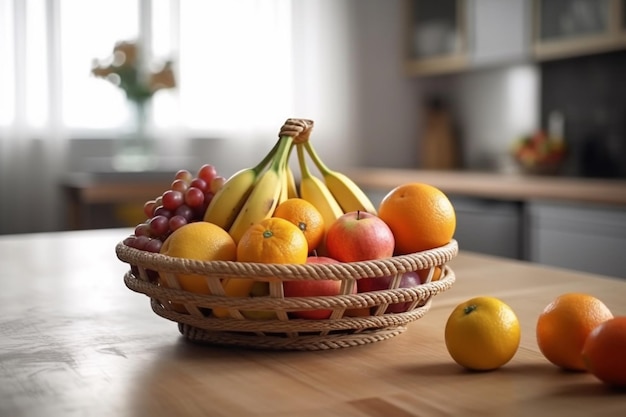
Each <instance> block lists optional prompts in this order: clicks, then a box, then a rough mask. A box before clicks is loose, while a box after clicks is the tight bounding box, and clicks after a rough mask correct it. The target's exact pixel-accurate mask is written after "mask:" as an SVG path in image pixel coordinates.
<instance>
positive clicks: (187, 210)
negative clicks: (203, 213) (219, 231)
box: [172, 204, 194, 222]
mask: <svg viewBox="0 0 626 417" xmlns="http://www.w3.org/2000/svg"><path fill="white" fill-rule="evenodd" d="M176 216H183V217H184V218H185V220H187V221H188V222H190V221H192V220H193V219H194V211H193V209H192V208H191V207H189V206H188V205H186V204H183V205H182V206H180V207H178V208H177V209H176V211H175V212H174V216H172V217H176Z"/></svg>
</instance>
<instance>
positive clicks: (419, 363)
mask: <svg viewBox="0 0 626 417" xmlns="http://www.w3.org/2000/svg"><path fill="white" fill-rule="evenodd" d="M128 233H130V230H126V229H113V230H111V229H109V230H99V231H75V232H63V233H56V234H55V233H50V234H33V235H14V236H1V237H0V280H1V282H2V290H1V291H0V306H2V314H1V315H0V336H1V337H0V416H2V417H38V416H42V417H56V416H116V417H130V416H151V417H158V416H168V417H169V416H209V415H210V416H227V417H233V416H268V417H269V416H272V417H279V416H280V417H283V416H284V417H294V416H311V417H312V416H343V417H345V416H376V417H378V416H380V417H387V416H389V417H396V416H398V417H403V416H444V415H463V416H474V415H476V416H479V415H480V416H487V415H488V416H568V417H572V416H589V415H593V416H608V415H610V416H618V415H625V413H626V393H623V392H615V391H612V390H610V389H608V388H607V387H605V386H604V385H602V384H601V383H599V382H598V381H597V380H596V379H595V378H594V377H593V376H591V375H589V374H586V373H566V372H562V371H560V370H558V369H557V368H556V367H554V366H553V365H551V364H550V363H548V362H547V361H546V360H545V359H544V358H543V357H542V355H541V354H540V353H539V351H538V348H537V344H536V340H535V336H534V329H535V322H536V319H537V316H538V314H539V313H540V311H541V310H542V309H543V307H544V306H545V305H547V304H548V303H549V302H550V301H551V300H552V299H553V298H554V297H556V296H557V295H559V294H561V293H564V292H570V291H584V292H587V293H590V294H593V295H595V296H597V297H599V298H600V299H602V300H603V301H604V302H605V303H606V304H607V305H608V306H609V307H610V308H611V309H612V310H613V312H614V314H616V315H618V314H621V315H624V314H626V303H624V300H625V299H626V281H623V280H618V279H611V278H606V277H600V276H594V275H588V274H582V273H575V272H572V271H567V270H558V269H549V268H546V267H539V266H537V265H533V264H529V263H523V262H517V261H510V260H503V259H499V258H492V257H487V256H480V255H476V254H472V253H465V252H463V250H462V248H461V253H460V254H459V256H458V257H457V258H456V259H455V260H453V261H452V262H451V266H452V267H453V269H454V270H455V272H456V275H457V282H456V284H455V285H454V286H453V287H452V289H451V290H449V291H447V292H445V293H443V294H440V295H438V296H437V297H436V298H435V300H434V302H433V306H432V308H431V310H430V311H429V312H428V313H427V314H426V316H425V317H423V318H422V319H420V320H418V321H416V322H414V323H412V324H410V325H409V329H408V330H407V331H406V332H405V333H403V334H401V335H399V336H397V337H395V338H392V339H389V340H386V341H383V342H378V343H374V344H371V345H366V346H361V347H352V348H346V349H339V350H333V351H318V352H267V351H254V350H243V349H232V348H225V347H214V346H200V345H195V344H192V343H190V342H187V341H185V340H184V339H183V338H182V337H181V336H180V334H179V333H178V330H177V326H176V324H175V323H172V322H169V321H167V320H165V319H162V318H160V317H158V316H156V315H155V314H154V313H152V311H151V310H150V307H149V301H148V298H147V297H145V296H144V295H142V294H137V293H134V292H131V291H130V290H128V289H127V288H126V287H125V286H124V284H123V280H122V276H123V274H124V272H125V271H126V270H127V265H125V264H123V263H122V262H120V261H118V260H117V258H116V257H115V253H114V247H115V244H116V243H117V242H118V241H120V240H122V239H123V238H124V237H125V236H126V235H127V234H128ZM484 294H489V295H493V296H497V297H499V298H501V299H502V300H504V301H505V302H507V303H508V304H510V305H511V307H513V308H514V310H515V311H516V312H517V314H518V316H519V318H520V321H521V326H522V342H521V346H520V349H519V351H518V353H517V355H516V356H515V357H514V358H513V360H512V361H511V362H510V363H509V364H507V365H506V366H504V367H503V368H501V369H499V370H497V371H493V372H487V373H471V372H467V371H464V370H463V369H461V368H460V367H459V366H458V365H456V364H455V363H454V362H453V361H452V359H451V358H450V356H449V355H448V353H447V351H446V349H445V344H444V338H443V329H444V325H445V321H446V319H447V317H448V315H449V314H450V312H451V311H452V309H453V308H454V307H455V306H456V305H457V304H458V303H460V302H461V301H464V300H466V299H468V298H470V297H473V296H477V295H484Z"/></svg>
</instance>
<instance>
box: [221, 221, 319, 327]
mask: <svg viewBox="0 0 626 417" xmlns="http://www.w3.org/2000/svg"><path fill="white" fill-rule="evenodd" d="M308 249H309V246H308V244H307V241H306V237H305V236H304V233H302V231H301V230H300V229H299V228H298V226H296V225H295V224H293V223H291V222H290V221H289V220H285V219H281V218H280V217H270V218H268V219H265V220H261V221H260V222H259V223H256V224H253V225H252V226H250V227H249V228H248V229H247V230H246V231H245V232H244V234H243V235H242V236H241V239H240V240H239V243H238V244H237V261H239V262H259V263H276V264H303V263H306V260H307V257H308V254H309V250H308ZM255 282H257V281H255V280H253V279H249V278H227V279H225V280H224V294H225V295H226V296H227V297H248V296H251V295H253V294H252V291H253V288H254V284H255ZM262 284H264V286H265V285H267V283H262ZM262 290H263V289H259V288H258V286H257V291H258V292H262ZM242 313H245V315H246V316H247V317H249V318H257V319H270V318H273V317H274V314H273V313H271V312H254V311H251V312H242ZM213 314H214V315H215V316H216V317H219V318H223V317H228V316H229V315H230V312H229V311H228V309H226V308H221V307H218V308H214V309H213Z"/></svg>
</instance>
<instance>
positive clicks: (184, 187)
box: [124, 164, 226, 253]
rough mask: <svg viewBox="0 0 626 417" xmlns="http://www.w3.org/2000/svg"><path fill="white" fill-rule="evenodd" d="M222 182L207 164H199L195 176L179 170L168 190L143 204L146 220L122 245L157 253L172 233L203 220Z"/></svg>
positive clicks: (222, 178) (221, 178)
mask: <svg viewBox="0 0 626 417" xmlns="http://www.w3.org/2000/svg"><path fill="white" fill-rule="evenodd" d="M225 181H226V179H225V178H224V177H222V176H220V175H217V170H216V168H215V167H214V166H213V165H210V164H205V165H202V166H201V167H200V169H199V170H198V172H197V174H196V176H195V177H194V176H193V174H192V173H191V172H189V171H188V170H185V169H183V170H180V171H178V172H177V173H176V175H175V176H174V181H173V182H172V185H171V186H170V189H168V190H167V191H165V192H164V193H163V194H162V195H160V196H159V197H157V198H155V199H154V200H149V201H146V203H145V204H144V206H143V211H144V213H145V214H146V216H147V220H146V221H145V222H144V223H140V224H138V225H137V226H136V227H135V231H134V234H132V235H131V236H128V237H127V238H126V239H125V240H124V244H126V245H127V246H130V247H133V248H135V249H140V250H145V251H148V252H154V253H158V252H159V251H160V250H161V246H162V245H163V242H164V241H165V239H167V237H168V236H169V235H170V234H172V232H174V231H175V230H177V229H179V228H181V227H182V226H184V225H186V224H188V223H192V222H196V221H200V220H202V219H203V218H204V212H205V211H206V208H207V207H208V205H209V203H210V202H211V199H212V198H213V196H214V195H215V193H216V192H217V191H218V190H219V189H220V188H221V187H222V185H223V184H224V182H225Z"/></svg>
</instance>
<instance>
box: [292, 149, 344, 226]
mask: <svg viewBox="0 0 626 417" xmlns="http://www.w3.org/2000/svg"><path fill="white" fill-rule="evenodd" d="M305 143H308V142H305ZM305 143H298V144H297V145H296V147H297V153H298V163H299V164H300V174H302V178H301V179H300V198H303V199H304V200H307V201H308V202H309V203H311V204H313V205H314V206H315V208H317V210H318V211H319V212H320V214H321V215H322V217H323V218H324V225H325V226H326V229H327V230H328V227H330V225H331V224H332V223H333V222H334V221H335V220H337V218H339V216H341V215H342V214H343V213H344V212H343V210H342V209H341V206H340V205H339V203H338V202H337V200H335V197H333V195H332V194H331V192H330V190H329V189H328V187H327V186H326V184H324V182H323V181H322V180H320V179H319V178H317V177H316V176H315V175H313V174H312V173H311V171H310V170H309V167H308V165H307V163H306V156H305V155H304V151H305Z"/></svg>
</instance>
